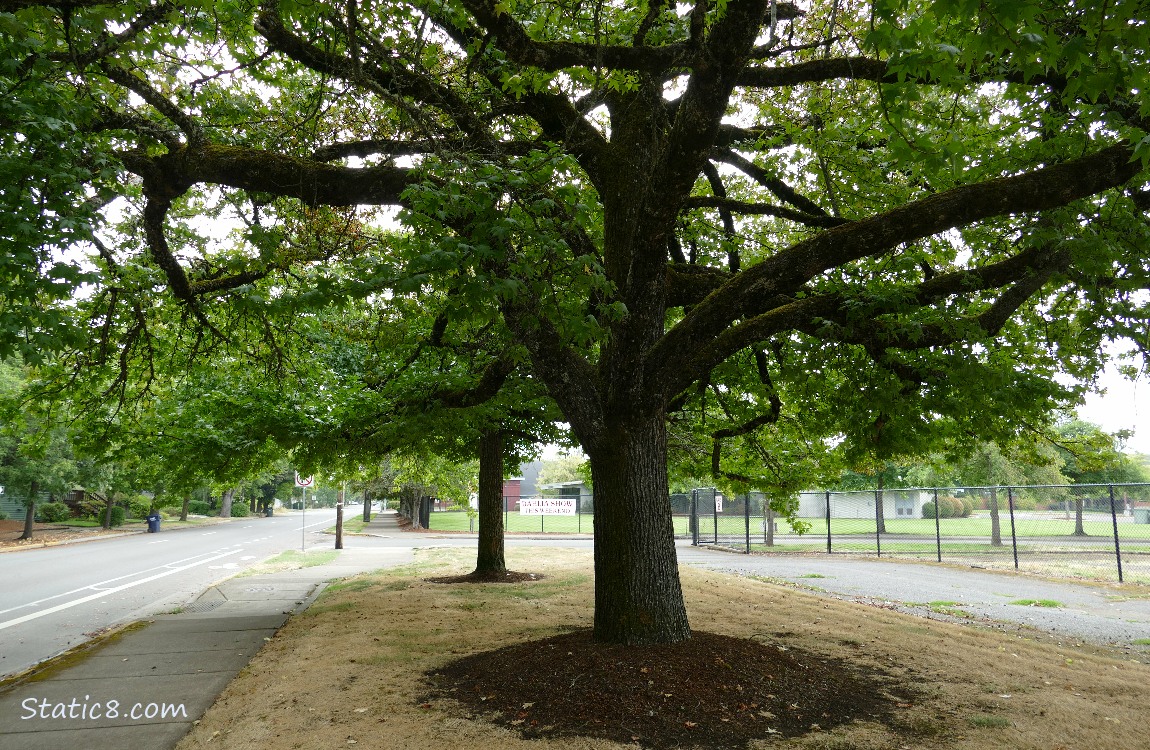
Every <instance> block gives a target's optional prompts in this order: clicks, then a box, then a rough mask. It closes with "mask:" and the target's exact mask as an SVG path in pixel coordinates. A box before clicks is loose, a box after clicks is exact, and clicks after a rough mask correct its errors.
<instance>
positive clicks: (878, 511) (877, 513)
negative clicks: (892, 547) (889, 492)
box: [874, 490, 883, 557]
mask: <svg viewBox="0 0 1150 750" xmlns="http://www.w3.org/2000/svg"><path fill="white" fill-rule="evenodd" d="M881 502H882V492H881V491H879V490H875V491H874V545H875V549H876V550H878V556H879V557H882V534H881V533H880V527H879V522H878V520H879V519H880V518H883V508H881V507H879V503H881Z"/></svg>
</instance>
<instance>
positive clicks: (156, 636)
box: [0, 514, 412, 750]
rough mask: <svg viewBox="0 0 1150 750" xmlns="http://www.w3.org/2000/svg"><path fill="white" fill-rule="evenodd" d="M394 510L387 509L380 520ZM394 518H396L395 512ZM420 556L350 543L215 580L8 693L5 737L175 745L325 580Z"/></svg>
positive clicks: (49, 748)
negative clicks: (271, 568)
mask: <svg viewBox="0 0 1150 750" xmlns="http://www.w3.org/2000/svg"><path fill="white" fill-rule="evenodd" d="M381 515H383V514H381ZM387 520H388V519H385V518H384V519H380V524H381V527H382V526H383V524H386V523H387ZM390 520H391V522H392V523H394V516H393V517H392V519H390ZM395 530H396V531H398V526H397V525H396V526H395ZM411 556H412V552H411V550H410V549H344V550H342V551H341V552H340V554H339V556H338V558H336V560H334V561H332V562H330V563H328V564H326V565H320V566H316V567H311V568H304V569H301V570H292V571H287V572H283V573H272V574H268V575H257V576H247V577H240V578H233V579H230V580H228V581H224V582H223V583H220V584H218V585H216V586H213V587H212V588H210V589H208V590H207V591H206V592H204V593H203V594H202V595H201V596H200V597H199V598H197V599H196V600H195V601H194V602H192V603H190V604H189V605H188V606H186V607H184V608H183V610H182V611H181V612H180V613H179V614H175V615H162V616H158V617H155V618H152V619H150V620H148V621H147V624H145V625H144V626H143V627H141V628H138V629H134V630H129V631H128V632H125V633H123V634H122V635H119V636H115V637H112V638H110V639H109V640H108V642H107V643H105V644H102V645H100V646H98V647H95V648H94V649H93V650H92V651H91V652H89V653H86V654H80V655H77V656H75V657H72V658H71V659H70V658H68V657H65V659H64V665H62V666H61V667H59V668H55V669H49V670H46V672H45V673H44V674H43V675H40V676H32V677H30V678H29V679H27V680H25V681H23V682H20V683H17V684H16V685H14V686H12V687H11V688H8V689H7V690H5V691H4V692H2V693H0V747H3V748H4V750H59V749H60V748H69V747H75V748H84V750H104V749H105V748H107V749H108V750H123V748H129V747H131V748H147V750H162V749H164V748H172V747H175V745H176V743H177V742H179V741H180V739H181V738H183V736H184V735H185V734H187V732H188V731H189V730H190V729H191V727H192V723H193V722H195V721H196V720H197V719H199V718H200V717H201V716H202V715H203V714H204V712H205V711H207V709H208V707H210V706H211V705H212V704H213V703H214V702H215V701H216V698H217V697H218V696H219V695H220V693H221V692H223V689H224V688H225V687H226V686H227V684H228V683H229V682H231V680H232V679H233V678H234V677H235V676H236V674H238V673H239V671H240V670H241V669H243V668H244V666H246V665H247V663H248V661H249V660H250V659H251V658H252V657H253V656H254V655H255V654H256V652H257V651H259V649H260V647H262V646H263V644H264V643H265V642H266V641H268V640H270V639H271V638H272V636H274V635H275V632H276V631H277V630H278V629H279V628H280V627H281V626H282V625H283V624H284V623H285V622H286V621H287V619H288V618H289V617H290V616H291V615H293V614H296V613H299V612H301V611H303V610H304V609H306V608H307V607H308V606H309V605H310V604H311V603H312V602H313V601H314V600H315V598H316V597H317V596H318V595H319V593H320V591H321V590H322V589H323V586H324V584H325V583H326V582H328V581H332V580H335V579H338V578H344V577H347V576H351V575H355V574H358V573H363V572H368V571H372V570H377V569H379V568H384V567H390V566H393V565H398V564H402V563H405V562H407V561H409V560H410V559H411ZM69 661H75V663H74V664H68V662H69ZM65 665H66V666H65Z"/></svg>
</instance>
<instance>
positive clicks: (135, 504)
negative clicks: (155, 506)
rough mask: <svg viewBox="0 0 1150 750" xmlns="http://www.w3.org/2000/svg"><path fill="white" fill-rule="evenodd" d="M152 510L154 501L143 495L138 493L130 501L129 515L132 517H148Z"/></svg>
mask: <svg viewBox="0 0 1150 750" xmlns="http://www.w3.org/2000/svg"><path fill="white" fill-rule="evenodd" d="M151 512H152V501H151V500H149V499H148V498H146V497H144V496H143V495H138V496H136V497H134V498H132V499H131V500H129V501H128V515H129V516H131V517H132V518H147V516H148V514H149V513H151Z"/></svg>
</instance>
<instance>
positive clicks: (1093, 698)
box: [179, 549, 1150, 750]
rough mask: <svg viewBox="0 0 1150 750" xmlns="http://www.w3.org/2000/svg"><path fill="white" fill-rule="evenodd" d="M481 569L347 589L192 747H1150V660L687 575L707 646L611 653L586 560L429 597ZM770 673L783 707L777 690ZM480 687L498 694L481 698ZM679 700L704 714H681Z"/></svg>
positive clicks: (277, 646)
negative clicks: (1147, 725)
mask: <svg viewBox="0 0 1150 750" xmlns="http://www.w3.org/2000/svg"><path fill="white" fill-rule="evenodd" d="M473 554H474V553H468V552H465V551H453V550H426V551H421V552H420V553H419V554H418V558H417V559H418V560H419V563H418V564H416V565H414V566H407V567H405V568H401V569H395V570H389V571H381V572H379V573H375V574H371V575H367V576H360V577H357V578H355V579H350V580H349V581H346V582H344V583H341V584H338V585H336V586H333V587H332V590H331V591H330V593H328V594H326V595H325V596H323V597H322V598H321V599H320V600H319V601H318V602H317V603H316V604H314V605H313V606H312V608H311V609H309V610H308V612H307V613H305V614H304V615H302V616H299V617H297V618H294V619H293V620H292V621H291V622H289V624H288V625H287V626H286V627H285V628H283V629H282V630H281V631H280V632H279V633H278V634H277V635H276V636H275V638H273V639H272V641H271V642H270V643H269V644H268V645H267V646H266V647H265V648H264V649H263V650H262V651H261V652H260V653H259V654H258V655H257V656H256V658H255V659H254V660H253V661H252V663H251V664H250V665H249V667H248V668H247V669H246V670H245V671H244V672H243V673H242V674H241V675H240V676H239V677H238V678H237V679H236V680H235V681H234V682H233V683H232V684H231V685H230V686H229V687H228V689H227V690H226V691H225V693H224V694H223V696H222V697H221V699H220V700H219V701H218V702H217V703H216V705H215V706H214V707H213V708H212V709H210V710H209V711H208V713H207V714H206V715H205V716H204V718H203V720H202V721H201V722H200V724H198V725H197V726H196V727H195V728H193V730H192V732H191V733H190V734H189V735H188V736H187V737H186V738H185V739H184V740H183V742H182V743H181V745H180V746H179V748H180V750H188V749H189V748H201V747H203V748H209V750H210V749H213V748H219V747H223V748H245V749H246V748H261V750H288V749H294V748H317V747H355V746H359V747H371V748H381V749H383V750H388V749H390V748H397V749H398V748H404V749H406V748H412V747H418V748H420V750H456V749H457V748H460V747H482V748H484V750H504V749H505V748H506V749H508V750H526V749H527V748H535V749H537V750H541V749H545V750H569V749H570V750H575V749H576V748H578V749H580V750H607V749H608V748H611V749H616V748H624V747H626V748H637V747H650V748H660V749H661V748H671V747H682V748H692V747H696V748H718V747H723V748H741V747H746V748H748V750H762V749H763V748H788V749H791V748H802V749H803V750H815V749H816V748H817V749H818V750H902V749H903V748H908V749H909V748H920V747H932V748H947V749H950V748H954V749H956V750H999V749H1000V748H1003V747H1010V748H1018V749H1020V750H1055V749H1059V750H1071V749H1072V748H1089V750H1119V749H1121V750H1127V749H1128V748H1132V747H1141V746H1143V744H1144V741H1145V737H1144V734H1143V732H1142V726H1143V718H1142V717H1143V716H1144V713H1145V711H1144V707H1143V702H1142V700H1141V699H1140V698H1139V695H1140V693H1141V690H1142V686H1144V685H1145V684H1147V682H1148V681H1150V667H1147V666H1146V665H1144V664H1140V663H1138V662H1136V661H1133V660H1132V658H1131V657H1132V656H1133V657H1137V656H1138V655H1137V654H1124V653H1122V652H1119V651H1115V650H1108V649H1102V648H1088V647H1085V646H1082V645H1076V644H1071V643H1067V644H1062V645H1058V644H1052V643H1047V642H1039V641H1037V640H1035V639H1033V638H1028V637H1025V634H1023V635H1020V634H1017V633H1001V632H998V631H997V630H994V629H989V628H983V627H973V626H969V625H954V624H948V623H939V622H934V621H930V620H925V619H922V618H920V617H915V616H913V615H907V614H903V613H899V612H894V611H891V610H889V609H884V608H879V607H871V606H866V605H860V604H855V603H850V602H842V601H837V600H829V599H826V598H819V597H816V596H813V595H810V594H806V593H803V592H799V591H794V590H791V589H787V588H783V587H779V586H776V585H773V584H769V583H765V582H762V581H757V580H753V579H746V578H738V577H735V576H731V575H726V574H722V573H714V572H709V571H702V570H697V569H687V568H684V570H683V584H684V590H685V592H686V595H687V598H688V608H689V613H690V615H691V621H692V625H693V627H694V628H695V630H696V632H697V633H698V634H699V636H698V637H697V638H695V639H692V641H691V642H689V643H690V645H688V646H683V647H661V648H665V649H666V650H660V649H659V648H655V649H650V650H646V651H644V650H643V649H636V648H627V649H615V648H606V647H598V646H594V645H593V644H591V643H590V641H588V640H586V638H585V634H584V632H582V631H585V630H586V629H587V628H589V627H590V624H591V616H592V611H591V606H592V599H593V591H592V581H591V561H590V557H589V555H588V554H587V553H585V552H580V551H576V550H550V549H546V550H545V549H530V550H519V549H516V550H511V551H509V554H508V563H509V564H510V565H512V566H513V567H514V568H517V569H519V570H528V569H530V570H532V571H534V572H537V573H539V574H542V575H543V576H544V578H543V579H542V580H537V581H528V582H523V583H515V584H505V583H500V584H472V585H443V584H438V583H431V582H429V581H428V580H427V579H428V578H429V577H431V576H439V577H443V576H451V575H455V576H461V575H465V573H464V572H463V571H466V570H467V569H469V568H471V567H473V564H474V559H473V556H472V555H473ZM956 583H957V582H956ZM710 634H713V636H712V635H710ZM501 649H504V650H503V651H501ZM460 660H467V661H464V662H463V663H462V664H461V663H459V662H460ZM780 660H781V661H780ZM469 664H470V666H468V665H469ZM592 665H597V666H596V667H595V669H596V671H594V672H586V671H584V670H588V669H590V668H591V666H592ZM780 665H782V666H780ZM472 667H474V668H472ZM644 667H646V668H647V669H648V671H647V672H643V671H642V669H643V668H644ZM784 668H785V669H786V670H788V671H784ZM580 674H584V675H585V676H584V677H578V675H580ZM436 675H438V676H436ZM460 675H465V676H464V677H460ZM764 675H769V676H771V677H772V678H773V680H778V681H779V683H778V684H779V689H778V690H777V691H775V690H771V691H760V692H757V693H756V691H758V690H759V687H756V686H755V684H754V682H755V680H759V681H760V683H761V682H764V681H766V680H765V677H764ZM784 675H785V676H784ZM577 677H578V679H577ZM480 679H483V680H487V681H488V682H486V683H482V684H480V683H479V682H477V681H478V680H480ZM467 680H474V681H476V682H474V683H473V684H475V685H479V688H480V689H479V690H474V688H471V689H470V690H471V693H472V694H473V695H472V696H468V695H466V693H467V692H468V690H469V688H468V684H469V683H468V682H467ZM839 680H841V681H839ZM820 683H821V687H819V684H820ZM723 686H725V687H723ZM740 686H741V687H742V688H743V690H742V693H740V691H739V687H740ZM453 688H454V690H453ZM819 690H821V691H822V692H821V693H820V692H819ZM908 690H909V691H913V692H908ZM668 693H669V694H671V696H672V697H675V696H676V695H677V694H678V695H681V696H682V697H683V700H681V701H679V702H675V701H673V700H671V699H669V698H668V699H667V700H666V701H665V702H663V701H662V699H663V698H665V697H666V694H668ZM752 694H755V695H758V698H757V699H756V698H754V697H751V695H752ZM767 695H773V696H775V697H776V699H778V700H777V702H774V703H771V702H769V701H770V700H771V699H769V698H766V697H765V696H767ZM485 696H486V697H487V700H479V699H480V698H483V697H485ZM492 696H494V697H492ZM744 696H745V697H744ZM746 697H750V700H746ZM788 699H789V702H788ZM688 700H693V701H694V703H695V708H696V711H695V713H694V714H693V715H690V714H688V709H690V708H691V707H690V706H689V704H688V702H687V701H688ZM751 703H758V704H759V706H758V707H757V708H754V707H752V706H751ZM488 704H491V705H488ZM524 704H530V705H526V706H525V705H524ZM794 705H797V706H798V708H792V706H794ZM516 706H518V707H516ZM744 706H745V709H744V708H743V707H744ZM715 707H718V708H715ZM652 711H654V712H655V713H656V714H657V715H658V714H665V716H666V721H665V723H664V724H663V725H661V727H656V728H652V727H651V726H650V725H649V724H648V723H647V722H649V721H651V720H652V719H654V718H656V717H652V716H651V715H650V714H651V712H652ZM751 713H755V714H756V715H757V716H758V717H759V718H758V719H752V718H750V717H749V714H751ZM521 714H523V715H522V716H521ZM823 714H827V716H823ZM792 715H793V716H792ZM724 718H726V719H727V721H723V719H724ZM792 718H793V719H794V721H790V720H791V719H792ZM596 720H598V721H599V722H600V723H601V725H600V726H596V725H595V722H596ZM760 720H762V724H761V725H760V724H759V721H760ZM515 722H520V723H515ZM532 722H535V723H534V724H532ZM688 722H690V723H691V724H694V725H695V726H689V725H688ZM588 724H590V725H591V726H588ZM731 724H735V725H736V727H735V728H732V727H730V726H726V725H731ZM760 727H761V730H762V731H761V732H760V731H759V730H760ZM768 730H774V731H773V732H771V731H768ZM634 737H637V738H638V739H632V738H634Z"/></svg>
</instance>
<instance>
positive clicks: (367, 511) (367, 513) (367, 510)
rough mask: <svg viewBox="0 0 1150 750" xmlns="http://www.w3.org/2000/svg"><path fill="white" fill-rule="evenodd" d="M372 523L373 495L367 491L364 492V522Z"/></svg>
mask: <svg viewBox="0 0 1150 750" xmlns="http://www.w3.org/2000/svg"><path fill="white" fill-rule="evenodd" d="M369 521H371V495H370V494H369V493H368V491H367V490H364V491H363V522H364V523H368V522H369Z"/></svg>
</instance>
